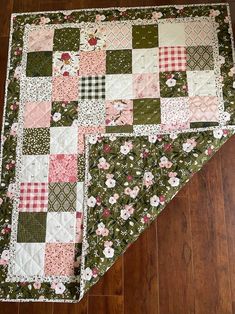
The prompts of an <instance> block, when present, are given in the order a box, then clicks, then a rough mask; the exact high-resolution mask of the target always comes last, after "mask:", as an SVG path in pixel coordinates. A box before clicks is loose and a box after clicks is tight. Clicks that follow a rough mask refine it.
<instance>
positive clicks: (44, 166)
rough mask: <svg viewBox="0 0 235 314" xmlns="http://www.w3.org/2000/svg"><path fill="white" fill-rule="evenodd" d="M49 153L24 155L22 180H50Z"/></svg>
mask: <svg viewBox="0 0 235 314" xmlns="http://www.w3.org/2000/svg"><path fill="white" fill-rule="evenodd" d="M48 169H49V155H23V156H22V168H21V173H20V182H48Z"/></svg>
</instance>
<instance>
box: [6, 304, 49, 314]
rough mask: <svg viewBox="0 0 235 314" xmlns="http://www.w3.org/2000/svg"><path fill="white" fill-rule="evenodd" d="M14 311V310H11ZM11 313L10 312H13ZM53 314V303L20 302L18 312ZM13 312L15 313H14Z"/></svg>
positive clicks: (22, 313) (24, 313)
mask: <svg viewBox="0 0 235 314" xmlns="http://www.w3.org/2000/svg"><path fill="white" fill-rule="evenodd" d="M13 313H14V312H13ZM13 313H12V314H13ZM42 313H43V314H53V303H46V302H45V303H43V302H40V303H37V302H34V303H33V302H32V303H30V302H29V303H20V305H19V314H42ZM14 314H15V313H14Z"/></svg>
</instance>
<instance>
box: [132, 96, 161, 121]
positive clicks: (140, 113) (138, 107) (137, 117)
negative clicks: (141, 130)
mask: <svg viewBox="0 0 235 314" xmlns="http://www.w3.org/2000/svg"><path fill="white" fill-rule="evenodd" d="M160 122H161V110H160V99H158V98H156V99H150V98H149V99H148V98H143V99H134V100H133V124H159V123H160Z"/></svg>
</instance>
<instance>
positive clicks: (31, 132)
mask: <svg viewBox="0 0 235 314" xmlns="http://www.w3.org/2000/svg"><path fill="white" fill-rule="evenodd" d="M23 154H24V155H47V154H50V129H49V128H33V129H31V128H28V129H24V138H23Z"/></svg>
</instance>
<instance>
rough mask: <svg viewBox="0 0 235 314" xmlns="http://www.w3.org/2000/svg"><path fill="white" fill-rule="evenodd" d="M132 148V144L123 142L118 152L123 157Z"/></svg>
mask: <svg viewBox="0 0 235 314" xmlns="http://www.w3.org/2000/svg"><path fill="white" fill-rule="evenodd" d="M132 148H133V144H132V142H131V141H129V142H125V143H124V145H121V147H120V152H121V153H122V154H123V155H127V154H128V153H129V152H130V151H131V150H132Z"/></svg>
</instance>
